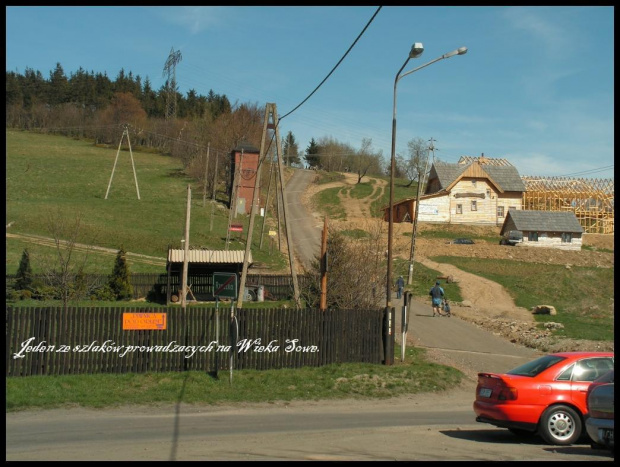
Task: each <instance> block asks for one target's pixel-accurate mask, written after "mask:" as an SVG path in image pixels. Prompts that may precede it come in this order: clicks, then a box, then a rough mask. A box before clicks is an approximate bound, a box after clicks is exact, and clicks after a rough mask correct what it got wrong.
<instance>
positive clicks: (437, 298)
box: [428, 281, 444, 317]
mask: <svg viewBox="0 0 620 467" xmlns="http://www.w3.org/2000/svg"><path fill="white" fill-rule="evenodd" d="M428 294H429V295H430V296H431V305H432V306H433V317H435V313H437V315H438V316H444V315H443V314H442V313H441V300H442V299H443V296H444V292H443V289H442V288H441V284H440V282H439V281H437V282H435V286H434V287H433V288H432V289H431V290H430V292H429V293H428Z"/></svg>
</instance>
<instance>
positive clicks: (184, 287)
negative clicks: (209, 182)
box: [181, 185, 192, 311]
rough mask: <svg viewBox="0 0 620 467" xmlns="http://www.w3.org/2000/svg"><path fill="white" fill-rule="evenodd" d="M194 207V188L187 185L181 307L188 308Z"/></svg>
mask: <svg viewBox="0 0 620 467" xmlns="http://www.w3.org/2000/svg"><path fill="white" fill-rule="evenodd" d="M191 206H192V187H191V185H187V211H186V212H185V251H184V252H183V283H182V287H181V307H182V308H183V311H185V307H186V306H187V269H188V264H189V219H190V208H191Z"/></svg>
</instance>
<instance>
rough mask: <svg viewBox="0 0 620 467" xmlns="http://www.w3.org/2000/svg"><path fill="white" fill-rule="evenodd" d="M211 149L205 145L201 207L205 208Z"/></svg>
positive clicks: (209, 144) (209, 145) (208, 145)
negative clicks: (205, 156)
mask: <svg viewBox="0 0 620 467" xmlns="http://www.w3.org/2000/svg"><path fill="white" fill-rule="evenodd" d="M210 149H211V143H207V160H206V161H205V178H204V186H203V187H202V207H203V208H204V207H205V204H206V202H207V173H208V168H209V150H210Z"/></svg>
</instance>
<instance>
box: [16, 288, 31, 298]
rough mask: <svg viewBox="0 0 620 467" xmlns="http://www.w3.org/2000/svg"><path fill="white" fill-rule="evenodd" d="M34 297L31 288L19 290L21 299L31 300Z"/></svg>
mask: <svg viewBox="0 0 620 467" xmlns="http://www.w3.org/2000/svg"><path fill="white" fill-rule="evenodd" d="M31 298H32V292H31V291H30V290H20V291H19V299H20V300H30V299H31Z"/></svg>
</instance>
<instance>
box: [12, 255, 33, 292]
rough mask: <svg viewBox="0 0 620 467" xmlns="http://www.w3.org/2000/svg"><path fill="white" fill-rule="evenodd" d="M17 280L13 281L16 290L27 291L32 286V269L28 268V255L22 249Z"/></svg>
mask: <svg viewBox="0 0 620 467" xmlns="http://www.w3.org/2000/svg"><path fill="white" fill-rule="evenodd" d="M16 275H17V280H16V281H15V289H16V290H29V289H30V288H31V286H32V268H31V267H30V253H28V250H27V249H24V252H23V253H22V259H21V261H20V262H19V269H17V274H16Z"/></svg>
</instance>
